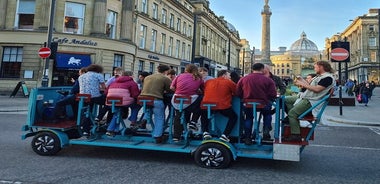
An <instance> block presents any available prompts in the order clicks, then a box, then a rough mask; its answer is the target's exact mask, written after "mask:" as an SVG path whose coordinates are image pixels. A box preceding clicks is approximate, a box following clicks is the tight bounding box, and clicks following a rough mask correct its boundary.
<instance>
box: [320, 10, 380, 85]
mask: <svg viewBox="0 0 380 184" xmlns="http://www.w3.org/2000/svg"><path fill="white" fill-rule="evenodd" d="M379 22H380V16H379V9H370V10H369V11H368V13H367V14H364V15H363V16H358V17H356V18H355V19H354V20H353V21H352V23H351V24H350V25H349V26H348V27H347V28H346V29H345V30H344V31H343V32H341V33H339V34H337V35H334V36H332V37H331V38H328V39H326V40H325V47H326V50H325V53H324V54H325V55H326V56H327V57H329V56H330V53H331V42H334V41H347V42H349V43H350V62H348V63H347V67H348V71H347V73H348V77H347V76H346V71H345V64H342V71H343V72H342V80H346V79H352V80H357V81H359V82H362V81H374V82H375V83H376V84H379V78H380V55H379V54H380V47H379V43H380V40H379V39H380V37H379ZM329 58H330V57H329ZM333 65H334V68H336V69H338V63H333Z"/></svg>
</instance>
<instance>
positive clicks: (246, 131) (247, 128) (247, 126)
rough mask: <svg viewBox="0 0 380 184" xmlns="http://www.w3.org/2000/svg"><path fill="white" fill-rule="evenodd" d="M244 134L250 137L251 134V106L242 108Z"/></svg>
mask: <svg viewBox="0 0 380 184" xmlns="http://www.w3.org/2000/svg"><path fill="white" fill-rule="evenodd" d="M244 114H245V119H244V136H245V138H250V137H251V134H252V124H253V113H252V108H244Z"/></svg>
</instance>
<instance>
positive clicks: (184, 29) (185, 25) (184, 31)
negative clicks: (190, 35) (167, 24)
mask: <svg viewBox="0 0 380 184" xmlns="http://www.w3.org/2000/svg"><path fill="white" fill-rule="evenodd" d="M186 29H187V24H186V22H183V27H182V34H185V35H186V36H187V31H186Z"/></svg>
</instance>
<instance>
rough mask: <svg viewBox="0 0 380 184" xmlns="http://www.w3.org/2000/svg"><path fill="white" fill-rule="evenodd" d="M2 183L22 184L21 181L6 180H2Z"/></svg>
mask: <svg viewBox="0 0 380 184" xmlns="http://www.w3.org/2000/svg"><path fill="white" fill-rule="evenodd" d="M0 183H2V184H4V183H11V184H21V183H22V182H20V181H6V180H0Z"/></svg>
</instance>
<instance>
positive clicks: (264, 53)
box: [261, 0, 272, 65]
mask: <svg viewBox="0 0 380 184" xmlns="http://www.w3.org/2000/svg"><path fill="white" fill-rule="evenodd" d="M264 1H265V5H264V9H263V10H262V11H261V16H262V18H263V19H262V21H263V25H262V32H261V35H262V37H261V62H262V63H263V64H268V65H272V62H271V60H270V16H271V15H272V12H271V11H270V7H269V5H268V2H269V0H264Z"/></svg>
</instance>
